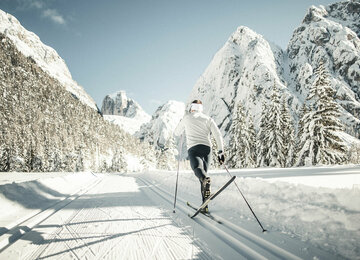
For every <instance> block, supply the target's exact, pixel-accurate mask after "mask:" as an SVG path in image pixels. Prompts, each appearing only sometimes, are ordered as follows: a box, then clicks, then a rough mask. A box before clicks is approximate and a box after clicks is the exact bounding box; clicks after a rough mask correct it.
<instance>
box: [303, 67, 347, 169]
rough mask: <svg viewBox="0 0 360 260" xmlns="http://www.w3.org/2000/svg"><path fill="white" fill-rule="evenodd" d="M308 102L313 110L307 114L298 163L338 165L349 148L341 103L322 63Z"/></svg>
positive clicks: (304, 120)
mask: <svg viewBox="0 0 360 260" xmlns="http://www.w3.org/2000/svg"><path fill="white" fill-rule="evenodd" d="M314 75H315V80H314V82H313V84H312V85H311V87H310V90H309V95H308V97H307V101H309V102H310V103H311V108H312V110H311V111H309V112H308V113H306V114H305V115H304V119H303V124H304V129H303V130H302V132H303V134H302V137H301V143H303V144H304V145H303V147H301V150H300V153H299V155H298V156H299V158H298V165H317V164H337V163H341V162H343V161H344V160H345V153H346V147H345V145H344V143H343V141H342V140H341V138H340V134H339V133H341V132H342V131H343V125H342V123H341V122H340V120H339V115H340V113H339V106H338V104H337V103H336V102H335V100H334V90H333V89H332V87H331V83H330V80H329V77H328V74H327V72H326V70H325V66H324V63H323V62H320V64H319V66H318V67H317V69H316V70H315V72H314Z"/></svg>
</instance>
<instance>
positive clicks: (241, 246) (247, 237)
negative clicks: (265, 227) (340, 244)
mask: <svg viewBox="0 0 360 260" xmlns="http://www.w3.org/2000/svg"><path fill="white" fill-rule="evenodd" d="M145 177H146V176H142V177H141V180H142V181H143V182H144V183H145V184H146V185H147V186H148V187H149V190H151V191H152V192H154V193H155V194H157V195H158V196H159V197H160V198H161V199H162V200H163V201H165V203H167V204H168V207H169V208H170V207H171V205H172V203H173V199H174V194H172V193H171V192H169V191H168V190H167V189H166V187H163V186H162V185H160V184H159V183H156V182H153V181H152V182H151V181H149V180H146V179H145ZM189 212H191V213H193V212H194V211H193V210H192V209H191V208H189V207H188V206H186V201H185V200H183V199H182V198H181V197H179V196H178V204H177V209H176V213H177V214H176V215H181V217H178V216H176V217H174V218H180V219H181V218H184V215H185V219H186V217H187V213H189ZM212 215H213V216H214V217H215V218H216V219H217V220H219V221H220V222H222V224H219V223H217V222H216V221H212V220H211V219H209V218H207V217H206V216H203V215H201V214H199V215H198V216H197V217H195V218H194V219H193V221H194V222H196V223H197V224H198V225H197V226H196V228H197V230H198V229H200V231H198V232H197V233H198V234H197V236H200V237H205V239H204V240H206V241H209V247H210V248H212V249H213V250H214V251H217V250H218V251H219V252H221V251H225V252H227V253H228V254H232V256H233V255H234V253H231V252H230V251H231V250H234V251H236V253H237V254H238V255H237V257H236V259H294V260H298V259H303V258H304V257H305V258H307V257H308V255H307V252H308V251H309V250H311V251H313V253H315V254H317V255H321V256H323V257H324V259H336V257H334V256H333V255H331V254H329V253H327V252H323V251H321V250H319V249H317V248H314V247H312V248H308V247H307V246H308V245H306V246H304V244H303V242H301V241H294V242H295V243H294V242H292V241H290V240H291V239H289V237H286V235H285V234H279V233H276V232H272V231H270V232H267V233H261V232H260V231H259V232H260V233H261V234H262V235H261V236H260V235H256V234H255V233H253V232H250V231H248V230H246V229H245V228H244V227H241V226H237V225H236V223H232V222H230V221H227V220H225V219H223V218H221V217H220V216H218V215H217V214H212ZM174 216H175V215H174ZM187 219H190V218H189V217H187ZM181 221H183V222H184V220H181ZM201 227H202V228H203V229H201ZM204 230H205V231H204ZM209 233H212V234H213V235H214V236H215V237H216V240H215V242H214V241H211V240H210V239H209V236H210V235H209ZM265 238H267V239H265ZM279 238H282V239H285V240H286V241H290V242H291V243H294V244H290V247H289V245H284V246H285V247H284V248H282V247H280V246H279V245H276V244H275V243H272V242H271V240H272V239H274V241H278V240H279ZM290 242H289V243H290ZM226 247H228V248H227V249H225V248H226ZM288 248H291V252H290V251H289V250H287V249H288ZM302 248H304V250H303V249H302ZM294 252H295V253H294ZM222 256H223V257H224V258H233V257H225V256H224V255H222Z"/></svg>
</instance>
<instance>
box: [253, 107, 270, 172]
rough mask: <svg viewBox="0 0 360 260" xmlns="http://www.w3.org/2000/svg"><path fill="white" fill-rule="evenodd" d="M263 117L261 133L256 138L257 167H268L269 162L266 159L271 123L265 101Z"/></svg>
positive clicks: (261, 119) (261, 118)
mask: <svg viewBox="0 0 360 260" xmlns="http://www.w3.org/2000/svg"><path fill="white" fill-rule="evenodd" d="M261 108H262V109H261V117H260V126H259V131H258V133H257V136H256V155H257V158H256V165H257V167H264V166H268V165H269V162H268V161H267V159H266V155H267V153H268V146H267V145H266V140H265V139H266V133H267V130H268V128H267V126H268V122H269V118H268V113H267V102H266V101H265V100H264V101H263V102H262V104H261Z"/></svg>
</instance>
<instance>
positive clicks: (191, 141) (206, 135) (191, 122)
mask: <svg viewBox="0 0 360 260" xmlns="http://www.w3.org/2000/svg"><path fill="white" fill-rule="evenodd" d="M184 130H185V135H186V141H187V143H186V146H187V149H190V148H191V147H193V146H195V145H198V144H203V145H207V146H209V147H211V140H210V133H211V134H213V135H214V137H215V140H216V144H217V147H218V150H222V151H224V143H223V138H222V136H221V132H220V130H219V128H218V127H217V125H216V124H215V122H214V120H213V119H212V118H210V117H209V116H207V115H205V114H203V113H201V112H193V113H189V114H185V116H184V117H183V118H182V119H181V121H180V122H179V124H178V125H177V127H176V128H175V131H174V134H175V135H177V136H179V135H181V134H182V132H183V131H184Z"/></svg>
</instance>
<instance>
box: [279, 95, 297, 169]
mask: <svg viewBox="0 0 360 260" xmlns="http://www.w3.org/2000/svg"><path fill="white" fill-rule="evenodd" d="M280 117H281V120H282V121H281V123H282V126H281V129H282V130H281V133H282V136H283V147H284V152H283V153H284V157H285V158H284V160H283V161H282V162H281V166H282V167H291V166H292V165H293V158H294V151H295V144H294V142H295V136H294V135H295V131H294V123H293V120H292V117H291V115H290V110H289V107H288V105H287V102H286V97H285V96H284V97H283V99H282V103H281V116H280Z"/></svg>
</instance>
